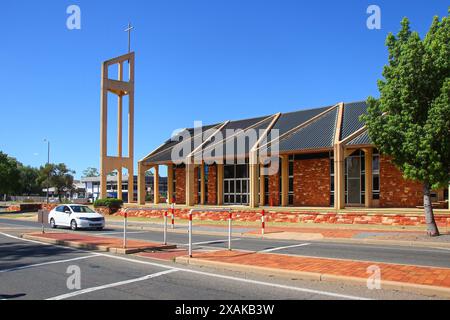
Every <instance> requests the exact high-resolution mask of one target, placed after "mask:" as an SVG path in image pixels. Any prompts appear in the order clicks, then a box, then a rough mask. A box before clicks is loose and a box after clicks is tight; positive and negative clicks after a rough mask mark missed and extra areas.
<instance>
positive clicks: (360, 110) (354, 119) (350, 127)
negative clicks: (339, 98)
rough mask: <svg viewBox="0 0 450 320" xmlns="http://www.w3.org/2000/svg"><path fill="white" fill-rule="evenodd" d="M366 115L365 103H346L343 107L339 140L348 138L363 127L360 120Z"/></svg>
mask: <svg viewBox="0 0 450 320" xmlns="http://www.w3.org/2000/svg"><path fill="white" fill-rule="evenodd" d="M366 113H367V105H366V102H365V101H360V102H352V103H346V104H345V105H344V117H343V119H342V128H341V140H344V139H345V138H347V137H349V136H350V135H351V134H352V133H353V132H356V131H358V130H359V129H361V128H362V127H363V126H364V122H362V121H361V120H360V117H361V116H362V115H363V114H366Z"/></svg>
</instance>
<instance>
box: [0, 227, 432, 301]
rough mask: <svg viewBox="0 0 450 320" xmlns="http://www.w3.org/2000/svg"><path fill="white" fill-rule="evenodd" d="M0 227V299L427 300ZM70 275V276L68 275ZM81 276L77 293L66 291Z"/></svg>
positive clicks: (75, 291)
mask: <svg viewBox="0 0 450 320" xmlns="http://www.w3.org/2000/svg"><path fill="white" fill-rule="evenodd" d="M33 230H35V229H33V226H31V227H24V226H19V225H17V224H15V223H11V224H5V223H4V221H2V222H1V223H0V299H2V300H16V299H33V300H34V299H37V300H43V299H53V300H65V299H70V300H78V299H82V300H89V299H100V300H102V299H112V300H119V299H120V300H123V299H136V300H139V299H150V300H185V299H188V300H241V299H245V300H248V299H251V300H267V299H272V300H291V299H292V300H309V299H314V300H317V299H320V300H322V299H323V300H325V299H338V300H341V299H344V300H347V299H427V297H424V296H420V295H415V294H409V293H404V292H396V291H390V290H368V289H367V288H365V287H361V286H351V285H343V284H334V283H323V282H317V281H306V280H297V279H289V278H276V277H265V276H261V275H248V274H245V275H243V274H241V273H239V272H226V271H222V270H217V269H210V268H200V267H194V266H183V265H179V264H175V263H172V262H161V261H157V260H151V259H143V258H139V257H136V256H126V257H125V256H120V255H112V254H105V253H98V252H89V251H84V250H79V249H73V248H67V247H61V246H55V245H48V244H43V243H39V242H34V241H27V240H24V239H21V238H19V237H18V236H19V235H20V234H21V233H22V232H27V231H28V232H29V231H33ZM69 267H70V268H69ZM74 268H76V269H77V270H79V271H80V273H79V274H80V285H81V286H80V288H73V287H70V286H68V285H67V284H68V282H69V284H70V283H73V282H71V281H69V280H70V279H69V278H70V277H71V276H72V275H73V274H72V273H68V271H71V272H73V270H75V269H74Z"/></svg>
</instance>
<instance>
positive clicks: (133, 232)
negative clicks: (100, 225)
mask: <svg viewBox="0 0 450 320" xmlns="http://www.w3.org/2000/svg"><path fill="white" fill-rule="evenodd" d="M136 233H148V231H127V234H136ZM110 234H123V231H114V232H100V233H94V235H96V236H102V235H110Z"/></svg>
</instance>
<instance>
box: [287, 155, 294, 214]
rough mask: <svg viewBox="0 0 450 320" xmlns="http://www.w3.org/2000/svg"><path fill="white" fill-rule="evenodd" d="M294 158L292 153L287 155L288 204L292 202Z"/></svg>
mask: <svg viewBox="0 0 450 320" xmlns="http://www.w3.org/2000/svg"><path fill="white" fill-rule="evenodd" d="M294 160H295V156H294V155H291V156H289V195H288V197H289V200H288V201H289V202H288V203H289V205H293V204H294Z"/></svg>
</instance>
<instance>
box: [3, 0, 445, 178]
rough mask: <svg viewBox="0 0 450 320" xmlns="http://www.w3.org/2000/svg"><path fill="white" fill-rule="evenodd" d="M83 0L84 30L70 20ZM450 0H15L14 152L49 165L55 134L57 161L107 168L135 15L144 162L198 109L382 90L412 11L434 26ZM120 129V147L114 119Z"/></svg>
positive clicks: (7, 88)
mask: <svg viewBox="0 0 450 320" xmlns="http://www.w3.org/2000/svg"><path fill="white" fill-rule="evenodd" d="M72 4H76V5H78V6H80V8H81V13H82V15H81V30H68V29H67V28H66V19H67V18H68V15H67V14H66V8H67V7H68V6H69V5H72ZM371 4H376V5H378V6H380V8H381V12H382V29H381V30H369V29H368V28H367V27H366V20H367V18H368V15H367V14H366V9H367V7H368V6H369V5H371ZM447 9H448V2H447V1H443V0H426V1H425V0H424V1H406V0H396V1H384V0H383V1H381V0H372V1H365V0H347V1H324V0H316V1H300V0H158V1H156V0H145V1H144V0H143V1H137V0H128V1H124V0H122V1H118V0H108V1H106V0H95V1H92V0H90V1H87V0H86V1H75V0H72V1H64V0H53V1H52V0H48V1H23V0H16V1H8V2H5V3H2V10H1V12H0V33H1V43H2V44H1V50H0V60H1V61H2V64H1V70H2V76H1V77H0V92H1V102H0V150H1V151H3V152H6V153H8V154H10V155H11V156H14V157H16V158H18V159H19V160H20V161H21V162H23V163H25V164H27V165H33V166H39V165H41V164H43V163H45V161H46V145H45V143H44V142H43V139H44V138H48V139H49V140H50V141H51V143H52V154H51V156H52V159H51V161H52V162H65V163H67V164H68V166H69V167H70V168H72V169H74V170H76V171H77V177H79V176H80V175H81V173H82V171H83V170H84V169H85V168H87V167H97V168H98V167H99V141H100V138H99V118H100V111H99V110H100V107H99V106H100V65H101V62H102V61H103V60H107V59H109V58H111V57H114V56H117V55H120V54H123V53H125V52H126V49H127V35H126V33H124V32H123V29H124V27H125V26H126V24H127V23H128V21H131V22H132V24H133V25H134V26H135V27H136V30H135V32H134V34H133V43H132V47H133V50H135V51H136V55H137V56H136V68H137V70H136V97H135V99H136V106H135V113H136V120H135V121H136V125H135V159H136V162H137V160H138V159H140V158H142V157H143V156H145V155H146V154H148V153H149V152H150V151H152V150H153V149H155V148H156V147H157V146H159V145H160V144H161V143H162V142H163V141H164V140H165V139H167V138H169V137H170V135H171V133H172V131H173V130H174V129H176V128H185V127H192V126H193V123H194V121H195V120H201V121H203V123H205V124H207V123H215V122H219V121H223V120H226V119H239V118H245V117H253V116H259V115H266V114H273V113H276V112H280V111H281V112H287V111H293V110H299V109H304V108H311V107H319V106H325V105H330V104H334V103H336V102H339V101H347V102H349V101H357V100H363V99H366V98H367V96H369V95H374V96H377V94H378V91H377V86H376V81H377V79H379V78H380V76H381V71H382V66H383V65H384V64H385V63H386V59H387V51H386V48H385V46H384V42H385V38H386V35H387V33H388V32H390V31H393V32H397V31H398V29H399V23H400V20H401V19H402V17H404V16H407V17H409V18H410V20H411V22H412V28H413V29H414V30H417V31H419V32H420V33H421V35H423V34H424V33H425V32H426V31H427V30H428V27H429V26H430V23H431V20H432V17H433V16H434V15H439V16H444V15H446V14H447ZM113 106H114V107H115V104H113ZM111 110H112V111H111V112H112V113H114V109H113V108H112V109H111ZM111 120H114V121H115V119H111ZM111 124H112V126H111V127H114V126H115V123H114V122H111ZM109 134H110V143H109V146H110V153H111V154H114V153H115V150H116V147H115V146H114V141H115V138H114V137H115V130H114V128H112V129H111V130H110V131H109Z"/></svg>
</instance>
